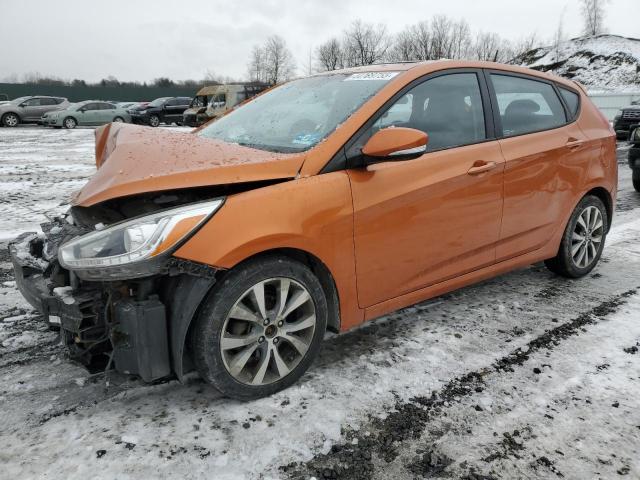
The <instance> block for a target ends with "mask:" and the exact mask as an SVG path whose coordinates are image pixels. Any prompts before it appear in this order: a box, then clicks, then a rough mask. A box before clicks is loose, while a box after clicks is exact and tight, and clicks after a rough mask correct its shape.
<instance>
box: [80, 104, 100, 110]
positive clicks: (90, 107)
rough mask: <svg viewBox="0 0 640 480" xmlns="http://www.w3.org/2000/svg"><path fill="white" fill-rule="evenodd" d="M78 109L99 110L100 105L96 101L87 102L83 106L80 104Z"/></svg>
mask: <svg viewBox="0 0 640 480" xmlns="http://www.w3.org/2000/svg"><path fill="white" fill-rule="evenodd" d="M80 109H82V110H85V111H86V110H99V109H100V105H99V104H97V103H87V104H85V105H84V106H80Z"/></svg>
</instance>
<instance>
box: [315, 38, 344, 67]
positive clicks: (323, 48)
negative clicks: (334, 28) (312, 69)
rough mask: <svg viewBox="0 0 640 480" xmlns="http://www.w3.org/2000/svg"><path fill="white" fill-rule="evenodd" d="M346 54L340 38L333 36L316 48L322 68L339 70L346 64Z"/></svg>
mask: <svg viewBox="0 0 640 480" xmlns="http://www.w3.org/2000/svg"><path fill="white" fill-rule="evenodd" d="M343 57H344V54H343V51H342V45H340V40H338V39H337V38H335V37H334V38H332V39H330V40H327V41H326V42H325V43H323V44H322V45H320V46H319V47H318V48H317V50H316V58H317V60H318V65H319V68H320V70H324V71H330V70H337V69H339V68H342V67H343V66H344V58H343Z"/></svg>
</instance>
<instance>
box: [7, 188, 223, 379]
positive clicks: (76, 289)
mask: <svg viewBox="0 0 640 480" xmlns="http://www.w3.org/2000/svg"><path fill="white" fill-rule="evenodd" d="M222 203H223V201H222V199H215V200H209V201H206V202H198V203H192V204H188V205H183V206H179V207H177V208H169V209H158V211H156V212H154V213H151V214H148V213H147V214H143V215H140V216H137V217H135V218H130V219H126V220H123V221H116V222H115V223H113V224H110V225H109V226H108V227H104V226H103V224H102V223H95V220H96V218H95V216H87V215H86V212H81V210H79V209H76V212H75V213H76V215H73V210H74V209H73V208H72V209H71V211H70V213H68V214H67V215H65V216H62V217H56V218H54V219H53V220H52V221H51V222H49V223H46V224H43V225H42V230H43V233H42V234H35V233H26V234H23V235H21V236H20V237H18V238H16V239H15V240H14V241H13V242H12V243H11V244H10V245H9V252H10V257H11V260H12V262H13V266H14V270H15V277H16V283H17V286H18V288H19V290H20V292H21V293H22V294H23V296H24V297H25V299H26V300H27V301H29V303H31V305H33V307H34V308H36V309H37V310H38V311H40V312H41V313H42V314H43V316H44V318H45V319H46V320H47V322H48V323H49V325H50V326H51V327H52V328H57V329H59V330H60V336H61V340H62V341H63V342H64V344H65V345H66V346H67V347H68V352H69V355H70V357H71V358H72V359H74V360H76V361H79V362H81V363H82V364H84V365H86V366H87V367H88V368H89V369H90V370H91V371H99V370H103V369H105V368H107V367H108V366H109V365H111V364H112V363H113V365H114V366H115V368H116V370H118V371H120V372H123V373H128V374H135V375H139V376H140V377H141V378H142V379H143V380H144V381H147V382H150V381H153V380H156V379H159V378H163V377H167V376H169V375H171V374H172V373H175V374H176V375H177V376H178V378H180V379H182V375H183V370H184V368H183V357H184V346H185V341H186V335H187V331H188V326H189V323H190V322H191V319H192V318H193V316H194V314H195V310H196V307H197V305H199V304H200V302H201V300H202V298H203V297H204V295H206V293H207V292H208V290H209V289H210V288H211V287H212V285H213V283H214V282H215V274H216V270H215V269H214V268H212V267H209V266H206V265H201V264H196V263H193V262H188V261H185V260H180V259H177V258H175V257H173V256H172V252H173V251H175V249H176V248H178V246H179V245H181V244H182V243H183V242H184V241H186V239H187V238H189V237H190V235H192V234H193V233H194V232H195V231H196V230H197V229H198V228H199V227H200V226H201V225H202V224H204V223H205V222H206V221H207V220H208V219H209V218H210V217H211V215H213V214H214V213H215V211H216V210H217V209H218V208H219V207H220V205H222ZM102 213H104V212H102ZM83 214H84V215H83ZM102 216H103V217H104V214H103V215H102ZM79 220H81V221H79Z"/></svg>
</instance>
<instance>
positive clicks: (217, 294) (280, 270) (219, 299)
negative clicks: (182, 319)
mask: <svg viewBox="0 0 640 480" xmlns="http://www.w3.org/2000/svg"><path fill="white" fill-rule="evenodd" d="M327 315H328V308H327V301H326V298H325V295H324V292H323V290H322V286H321V285H320V282H319V281H318V279H317V278H316V276H315V275H314V274H313V273H312V272H311V270H310V269H309V268H308V267H306V266H305V265H303V264H301V263H298V262H295V261H293V260H290V259H288V258H286V257H279V256H270V257H265V258H259V259H256V260H251V261H248V262H247V263H245V264H242V265H240V266H239V267H236V269H234V270H232V271H230V272H229V273H228V274H227V275H226V276H225V277H224V278H223V279H222V281H221V283H219V284H218V285H217V286H216V287H214V289H213V290H212V291H211V293H210V294H209V295H208V296H207V298H206V299H205V301H204V303H203V305H202V307H201V309H200V313H199V314H198V317H197V319H196V322H195V325H194V328H193V331H192V332H191V340H192V351H193V357H194V360H195V363H196V367H197V369H198V371H199V372H200V375H201V376H202V378H204V379H205V380H206V381H207V382H209V383H211V384H212V385H213V386H214V387H216V388H217V389H218V390H219V391H220V392H222V393H223V394H225V395H227V396H229V397H233V398H237V399H241V400H250V399H255V398H260V397H263V396H266V395H271V394H273V393H275V392H277V391H279V390H282V389H284V388H286V387H288V386H290V385H291V384H293V383H294V382H295V381H296V380H297V379H298V378H300V377H301V376H302V374H303V373H304V372H305V371H306V370H307V368H309V366H310V365H311V362H312V361H313V359H314V358H315V356H316V355H317V353H318V351H319V350H320V346H321V343H322V338H323V337H324V333H325V329H326V325H327Z"/></svg>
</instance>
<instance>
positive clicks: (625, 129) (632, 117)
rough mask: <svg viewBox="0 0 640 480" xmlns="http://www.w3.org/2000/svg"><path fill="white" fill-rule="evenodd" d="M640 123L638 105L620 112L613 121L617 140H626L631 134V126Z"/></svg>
mask: <svg viewBox="0 0 640 480" xmlns="http://www.w3.org/2000/svg"><path fill="white" fill-rule="evenodd" d="M637 123H640V105H634V104H632V105H630V106H628V107H625V108H623V109H621V110H620V113H618V115H616V117H615V118H614V119H613V129H614V130H615V131H616V137H617V138H618V140H627V139H628V138H629V134H630V133H631V126H632V125H635V124H637Z"/></svg>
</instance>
